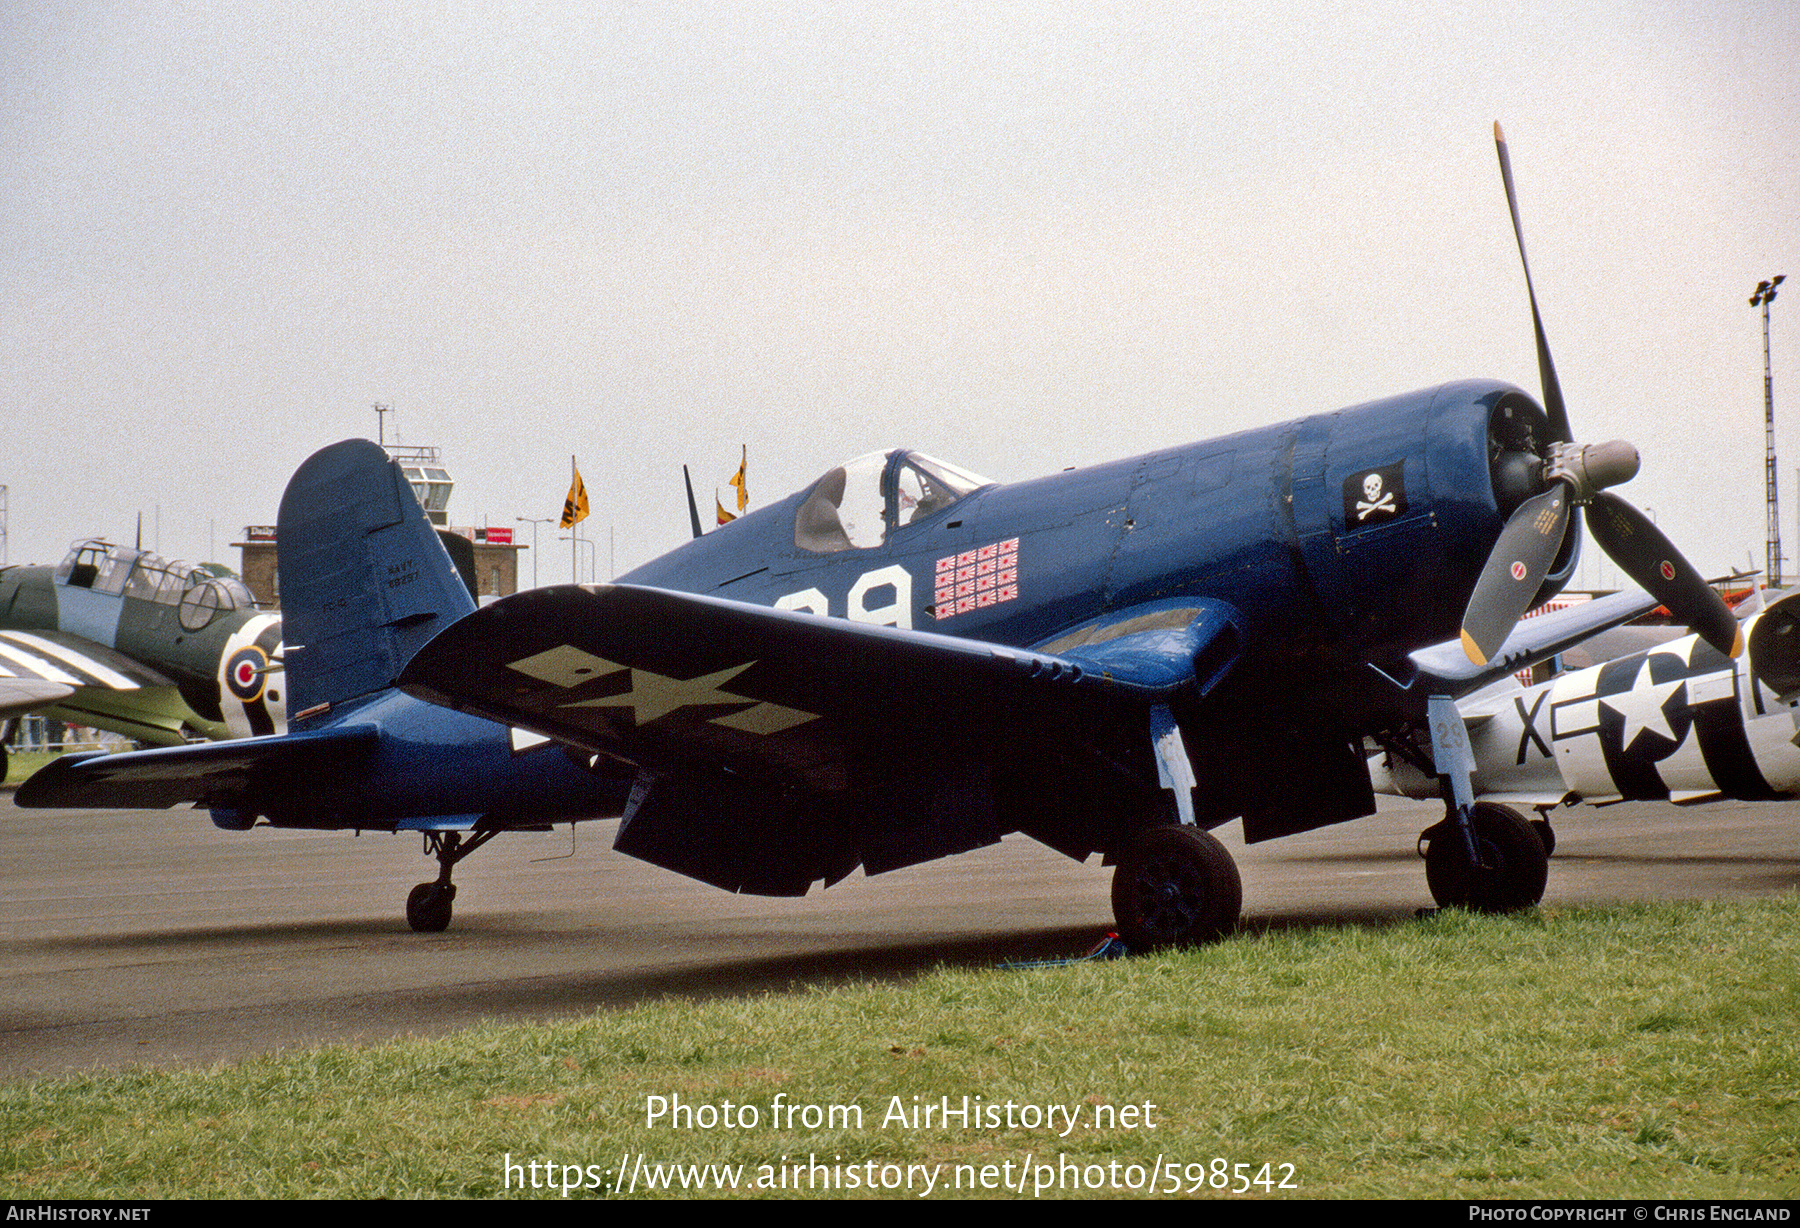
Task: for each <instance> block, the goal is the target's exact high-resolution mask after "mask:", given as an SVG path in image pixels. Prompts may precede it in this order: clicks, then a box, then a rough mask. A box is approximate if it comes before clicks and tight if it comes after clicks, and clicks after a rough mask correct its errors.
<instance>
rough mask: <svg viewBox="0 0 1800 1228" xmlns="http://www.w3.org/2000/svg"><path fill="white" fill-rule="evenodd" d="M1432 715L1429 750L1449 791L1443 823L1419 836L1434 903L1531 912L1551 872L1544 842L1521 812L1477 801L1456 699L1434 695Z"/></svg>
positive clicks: (1471, 756)
mask: <svg viewBox="0 0 1800 1228" xmlns="http://www.w3.org/2000/svg"><path fill="white" fill-rule="evenodd" d="M1429 713H1430V720H1431V753H1432V757H1433V759H1434V761H1435V763H1436V766H1437V771H1438V775H1439V776H1440V777H1441V778H1442V779H1443V780H1444V782H1445V792H1446V793H1447V794H1448V796H1446V797H1445V798H1444V808H1445V810H1446V811H1447V812H1448V813H1447V815H1446V817H1445V818H1444V821H1443V822H1442V823H1439V824H1437V825H1436V826H1435V827H1431V828H1429V829H1427V830H1426V831H1424V832H1422V833H1421V834H1420V836H1419V846H1420V852H1421V853H1422V854H1423V856H1424V858H1425V881H1426V882H1427V883H1428V884H1429V885H1430V887H1431V898H1432V899H1434V900H1436V901H1437V902H1438V904H1439V905H1440V906H1441V907H1444V908H1467V909H1471V910H1473V911H1476V912H1515V911H1517V910H1519V909H1521V908H1530V907H1531V906H1532V905H1533V904H1536V903H1537V902H1538V901H1539V900H1541V899H1543V898H1544V883H1545V881H1546V880H1547V879H1548V877H1549V873H1550V859H1549V855H1548V853H1547V852H1546V850H1545V848H1544V842H1543V841H1541V840H1539V839H1538V836H1537V833H1536V832H1534V831H1533V830H1532V829H1531V825H1530V824H1529V823H1527V822H1526V821H1525V817H1524V816H1523V815H1521V814H1520V813H1519V812H1518V811H1516V810H1512V809H1509V808H1508V807H1505V806H1496V805H1494V804H1492V803H1491V802H1482V803H1480V804H1479V805H1477V804H1476V803H1475V800H1474V790H1473V789H1472V788H1471V786H1470V784H1469V781H1470V778H1471V776H1473V774H1474V771H1475V755H1474V752H1473V751H1472V750H1471V749H1470V747H1469V734H1468V730H1467V728H1465V727H1464V725H1463V720H1462V716H1461V714H1460V713H1458V712H1457V710H1456V703H1455V701H1453V700H1451V699H1450V698H1448V697H1446V696H1441V695H1434V696H1432V697H1431V700H1430V701H1429Z"/></svg>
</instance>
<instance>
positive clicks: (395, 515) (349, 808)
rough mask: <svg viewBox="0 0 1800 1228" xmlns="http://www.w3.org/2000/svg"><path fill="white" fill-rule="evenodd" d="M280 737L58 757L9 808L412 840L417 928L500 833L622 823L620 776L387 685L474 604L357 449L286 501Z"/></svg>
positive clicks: (365, 451)
mask: <svg viewBox="0 0 1800 1228" xmlns="http://www.w3.org/2000/svg"><path fill="white" fill-rule="evenodd" d="M277 533H278V540H279V543H280V544H279V550H280V555H281V575H282V598H283V613H284V615H285V619H286V621H285V624H284V625H285V629H286V635H287V639H288V644H287V647H286V650H285V653H284V656H285V664H286V668H285V671H284V673H283V674H282V675H281V677H284V678H285V680H286V689H287V702H288V705H289V707H290V708H291V709H292V710H293V717H292V721H291V725H290V731H289V732H288V733H286V734H285V735H272V736H267V737H255V738H247V739H244V740H242V741H236V742H220V743H215V744H209V745H205V746H176V747H162V748H158V749H155V750H143V751H132V752H127V753H125V754H118V755H65V756H63V757H62V758H60V759H58V760H56V761H55V762H53V763H51V764H50V766H48V767H46V768H45V769H43V770H42V771H40V772H38V773H37V774H36V775H34V776H32V777H31V778H30V779H29V780H27V781H26V782H25V783H24V784H23V785H21V786H20V787H19V791H18V793H17V795H16V797H15V799H14V800H15V801H16V802H17V804H18V805H20V806H27V807H63V806H101V807H104V806H117V807H127V808H132V809H137V808H151V807H165V806H175V805H179V804H181V803H184V802H193V803H197V804H199V805H201V806H204V807H206V808H207V809H209V810H210V811H211V812H212V820H213V822H214V823H215V824H217V825H218V826H220V827H222V828H226V829H228V830H234V831H241V830H245V829H248V828H250V827H252V826H254V825H255V824H256V822H257V820H258V819H263V820H266V821H267V822H268V823H270V824H272V825H274V826H277V827H305V828H321V829H331V828H348V829H354V830H369V831H394V832H400V831H417V832H419V833H421V836H422V838H423V839H424V840H425V843H426V847H427V849H428V851H429V852H430V853H431V854H432V855H434V856H435V857H436V858H437V861H438V866H439V872H438V877H437V879H436V881H434V882H425V883H420V884H419V885H418V886H417V887H415V888H413V891H412V894H411V895H410V896H409V897H408V899H407V906H406V913H407V920H408V921H409V922H410V923H411V925H412V926H413V928H414V929H419V930H441V929H443V928H444V927H445V926H447V925H448V924H449V923H450V915H451V908H452V901H453V900H454V899H455V897H456V886H455V884H454V883H453V882H452V881H451V871H452V869H453V867H454V866H455V865H456V863H457V862H459V861H460V860H462V858H464V857H466V856H468V854H470V853H472V852H474V851H475V850H476V849H477V848H480V847H481V846H482V845H484V844H486V843H487V842H488V841H489V840H491V839H493V838H494V837H495V836H496V835H499V834H500V833H502V832H506V831H517V830H532V831H541V830H545V829H546V828H547V827H548V826H549V825H550V824H551V823H552V822H553V821H562V820H575V819H585V818H595V817H611V816H615V815H617V814H618V813H619V811H620V809H621V807H622V806H623V804H624V801H625V795H626V790H627V789H628V788H629V786H630V776H629V775H628V774H623V773H621V772H619V771H609V770H608V768H607V766H606V765H604V764H602V765H599V766H598V767H596V766H595V765H593V764H591V763H590V762H589V758H588V756H585V755H583V756H572V755H571V754H569V753H568V752H567V751H565V749H564V748H562V747H558V746H555V745H552V744H550V743H547V742H544V741H542V740H541V739H530V740H527V739H523V738H517V737H515V736H513V733H512V731H510V730H508V729H507V728H506V727H505V726H504V725H496V724H493V723H491V722H489V721H484V720H479V719H477V718H475V717H470V716H463V715H461V714H459V713H455V712H446V711H444V710H443V709H442V708H436V707H432V706H431V705H429V704H424V703H420V702H419V701H418V700H416V699H413V698H412V697H411V696H408V695H403V694H401V693H399V692H398V691H395V690H393V689H392V687H391V685H390V683H391V681H392V679H393V677H394V675H395V674H396V673H398V672H399V669H400V667H401V666H402V665H404V664H405V663H406V660H407V658H408V657H409V656H411V655H412V653H413V652H414V651H415V650H416V649H417V648H418V647H419V645H420V644H422V643H424V642H425V641H426V640H427V639H429V638H430V637H431V636H432V634H434V633H435V632H436V631H437V630H438V629H439V628H440V627H443V626H445V625H447V624H448V623H450V622H452V621H454V620H455V619H457V618H460V617H462V616H463V615H465V614H467V613H469V612H470V611H471V610H473V609H474V608H475V601H474V598H473V597H471V596H470V590H469V587H468V585H467V583H466V581H465V579H464V578H463V577H462V576H461V575H459V570H458V568H457V567H456V565H455V564H454V563H453V561H452V559H451V557H450V555H449V554H448V553H447V551H446V542H445V540H444V539H442V538H441V537H440V535H439V534H438V533H437V532H436V531H435V530H433V528H432V527H431V524H430V522H429V521H428V520H427V518H426V515H425V512H424V511H423V510H422V509H421V508H420V506H419V503H418V500H417V499H416V498H415V497H414V496H413V493H412V488H411V486H410V484H409V483H408V481H407V479H406V477H405V475H404V474H403V473H402V472H401V470H400V466H399V465H398V464H396V463H395V462H393V461H392V460H390V459H389V458H388V456H387V454H386V453H385V452H383V451H382V450H381V449H380V448H378V447H376V446H375V445H374V444H372V443H369V442H367V441H366V440H350V441H347V442H345V443H340V444H334V445H332V446H331V447H329V448H325V449H323V450H322V451H320V452H318V453H316V454H315V455H313V456H312V457H311V458H309V459H308V460H307V461H306V463H305V464H303V465H301V466H300V469H299V471H298V472H296V473H295V474H294V477H293V480H292V481H291V482H289V484H288V489H287V492H286V494H285V495H284V496H283V498H282V501H281V513H280V521H279V525H278V529H277Z"/></svg>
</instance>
